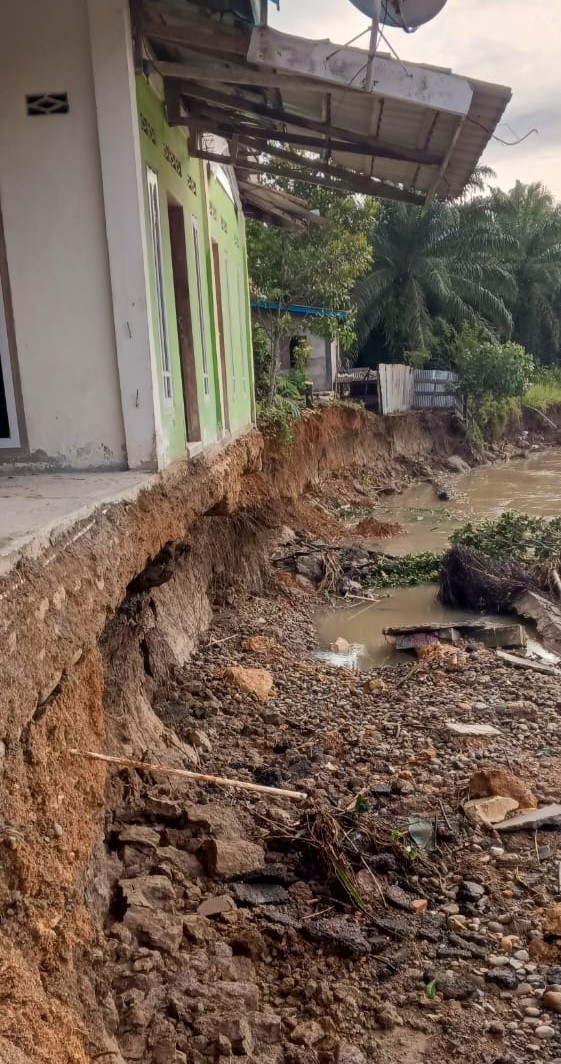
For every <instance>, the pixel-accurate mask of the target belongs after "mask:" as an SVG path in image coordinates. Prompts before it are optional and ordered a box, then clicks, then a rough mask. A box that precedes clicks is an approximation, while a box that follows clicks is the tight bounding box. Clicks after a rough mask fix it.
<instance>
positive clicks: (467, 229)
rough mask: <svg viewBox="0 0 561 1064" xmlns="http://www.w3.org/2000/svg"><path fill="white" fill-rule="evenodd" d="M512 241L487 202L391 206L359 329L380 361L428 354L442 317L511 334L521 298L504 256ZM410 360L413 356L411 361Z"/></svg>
mask: <svg viewBox="0 0 561 1064" xmlns="http://www.w3.org/2000/svg"><path fill="white" fill-rule="evenodd" d="M507 243H508V237H507V236H506V235H505V234H504V233H503V232H502V231H501V230H500V228H499V227H498V225H497V223H496V220H495V218H494V216H493V213H492V212H491V211H489V209H488V208H487V207H486V206H485V205H484V204H483V203H482V202H481V198H476V199H470V200H466V201H464V202H462V203H440V202H437V201H433V202H432V203H431V204H430V205H429V206H428V207H424V208H422V209H421V208H419V207H415V206H411V205H408V204H403V203H384V204H383V205H382V207H381V209H380V213H379V216H378V225H377V226H376V229H375V231H374V236H373V244H372V252H373V258H374V267H373V269H372V271H371V272H370V273H369V274H368V275H367V276H366V277H365V278H363V279H362V280H360V281H359V282H358V284H357V288H356V293H355V298H356V302H357V305H358V308H359V313H358V319H357V332H358V335H359V341H360V344H361V345H362V347H365V346H367V345H369V344H371V345H372V347H373V348H375V349H376V350H377V351H378V353H379V355H380V356H381V357H379V359H378V360H379V361H384V360H387V359H388V358H389V360H390V361H396V360H399V359H402V358H403V353H404V352H415V353H417V352H419V351H421V352H424V351H425V350H427V349H428V348H430V344H431V340H432V338H433V336H434V333H435V328H436V326H437V323H438V322H439V320H441V319H443V320H444V321H446V322H448V323H450V324H453V325H456V326H459V325H461V323H462V322H471V323H472V324H474V325H475V324H478V323H480V322H484V323H487V324H488V325H489V326H490V327H493V328H496V329H498V330H500V331H501V333H502V334H503V335H505V336H508V335H510V330H511V327H512V315H511V313H510V310H509V309H508V307H507V301H508V300H509V299H510V300H513V299H514V297H515V294H516V288H515V284H514V282H513V280H512V276H511V274H510V272H509V270H508V269H505V268H504V267H503V265H502V263H501V261H500V258H499V256H500V253H501V251H502V249H504V248H505V246H506V244H507ZM409 357H411V356H409Z"/></svg>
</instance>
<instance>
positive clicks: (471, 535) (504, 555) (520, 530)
mask: <svg viewBox="0 0 561 1064" xmlns="http://www.w3.org/2000/svg"><path fill="white" fill-rule="evenodd" d="M451 542H452V543H453V544H454V545H455V546H463V547H475V548H476V549H477V550H480V551H482V552H483V553H484V554H487V555H489V557H491V558H499V559H508V560H510V561H513V562H518V563H520V564H521V565H528V564H532V563H533V562H536V561H547V560H549V559H555V558H558V557H559V555H560V554H561V517H556V518H554V519H553V520H551V521H548V520H546V518H544V517H529V516H528V514H519V513H514V512H512V511H508V512H506V513H503V514H501V516H500V517H499V518H497V519H496V520H494V521H492V520H487V521H482V522H480V524H477V525H476V524H472V523H471V522H470V523H468V524H466V525H464V526H463V527H462V528H459V529H457V530H456V531H455V532H454V533H453V534H452V536H451Z"/></svg>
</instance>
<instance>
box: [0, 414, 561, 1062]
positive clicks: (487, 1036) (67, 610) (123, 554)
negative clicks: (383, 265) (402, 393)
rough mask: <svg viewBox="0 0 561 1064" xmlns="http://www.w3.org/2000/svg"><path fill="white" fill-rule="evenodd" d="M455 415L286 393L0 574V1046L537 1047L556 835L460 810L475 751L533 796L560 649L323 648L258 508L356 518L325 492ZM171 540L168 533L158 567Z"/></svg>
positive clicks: (541, 1040)
mask: <svg viewBox="0 0 561 1064" xmlns="http://www.w3.org/2000/svg"><path fill="white" fill-rule="evenodd" d="M355 421H356V424H355ZM454 431H455V430H454ZM454 431H453V430H452V428H451V427H450V426H449V425H448V426H447V425H446V424H445V423H444V422H440V421H439V420H438V419H434V418H433V419H431V418H426V417H424V416H423V415H415V416H414V417H411V418H396V419H394V420H392V424H391V425H390V426H387V425H386V426H384V425H383V423H382V419H379V418H370V417H368V416H366V415H363V414H361V413H357V414H356V415H355V414H354V413H353V412H352V411H351V412H348V411H347V412H344V411H341V410H334V411H332V412H331V411H329V412H327V413H326V416H325V417H324V416H323V415H322V416H321V417H320V416H316V415H315V414H313V415H311V416H310V417H306V418H304V419H303V420H302V424H301V425H300V426H299V427H298V429H297V431H296V433H295V440H294V442H293V448H292V452H291V454H290V455H289V456H287V455H286V454H284V455H283V454H281V453H279V452H277V451H275V449H274V448H272V447H271V445H270V444H267V445H266V446H264V447H262V445H261V444H260V443H259V441H258V440H256V439H255V437H251V439H250V441H249V443H247V444H244V442H243V441H242V442H241V443H238V444H235V445H233V448H232V453H231V454H230V453H224V454H222V455H220V456H218V458H217V460H216V463H215V465H212V463H210V465H209V467H208V469H207V467H206V465H205V463H198V464H197V463H195V465H194V469H193V474H192V476H191V473H189V472H187V473H185V472H184V471H183V472H181V474H180V475H174V478H172V479H170V481H169V482H165V483H163V484H162V485H161V487H159V488H158V490H157V491H156V492H155V493H154V498H151V497H150V496H149V495H146V496H144V497H142V498H141V499H140V501H139V503H138V505H136V504H135V506H131V507H127V508H124V509H122V510H119V511H117V510H110V511H107V512H105V511H104V512H103V514H100V515H99V518H98V520H97V521H96V522H95V523H94V527H93V528H92V531H91V532H88V533H87V535H84V536H83V537H82V538H81V539H80V541H79V542H78V543H77V544H76V545H74V544H68V543H62V544H59V545H57V544H53V547H52V549H51V550H50V551H49V554H48V557H46V558H44V559H37V560H35V561H33V562H30V561H25V562H24V563H23V564H22V566H21V567H20V568H19V570H18V571H17V572H14V573H13V574H10V575H9V577H8V578H7V579H6V580H5V581H3V582H2V585H1V587H0V593H1V594H2V601H3V616H2V620H1V623H0V628H1V629H2V633H3V638H2V642H1V646H0V661H1V664H2V669H3V676H4V684H3V688H4V691H3V696H2V698H3V702H2V706H1V714H0V717H1V719H2V721H3V724H4V727H3V730H2V740H1V741H0V781H1V793H2V801H3V816H2V818H1V823H0V1001H1V1002H2V1009H0V1061H1V1062H2V1064H44V1062H47V1061H49V1062H50V1061H56V1064H86V1062H88V1061H90V1062H91V1061H98V1060H102V1061H104V1062H105V1061H107V1062H108V1064H124V1062H128V1061H142V1062H144V1064H205V1062H206V1064H209V1062H211V1061H212V1062H215V1061H216V1062H219V1064H225V1062H226V1061H229V1060H232V1059H234V1058H238V1059H240V1060H242V1061H243V1060H246V1061H247V1062H248V1064H249V1062H252V1064H268V1062H271V1064H291V1062H294V1064H300V1062H301V1064H304V1062H305V1064H314V1062H316V1061H318V1062H320V1061H321V1064H337V1062H338V1064H364V1062H365V1061H367V1062H370V1061H379V1062H381V1064H397V1062H398V1061H399V1062H400V1064H401V1062H402V1061H406V1062H407V1061H411V1064H413V1061H415V1062H417V1061H418V1062H421V1064H422V1062H424V1061H426V1062H428V1061H429V1060H430V1061H432V1060H434V1061H437V1062H441V1061H454V1060H456V1059H458V1060H459V1059H460V1056H461V1057H463V1058H465V1060H467V1061H471V1062H473V1064H483V1062H485V1064H487V1062H489V1064H492V1062H494V1061H498V1060H501V1059H504V1060H505V1061H506V1060H511V1061H513V1062H522V1061H526V1060H531V1061H548V1062H549V1061H552V1060H555V1059H556V1057H557V1056H559V1058H560V1059H561V1043H560V1042H559V1041H558V1033H559V1027H558V1020H557V1019H556V1017H557V999H555V994H557V993H561V967H559V968H557V970H556V965H558V964H559V965H561V960H560V959H559V958H558V945H557V943H558V939H557V935H556V931H555V928H556V922H555V920H556V917H555V912H554V911H552V912H550V907H551V905H552V904H553V903H554V902H555V900H556V899H557V896H558V891H560V890H561V884H560V882H559V873H558V866H557V850H556V843H555V839H556V837H557V836H556V834H555V832H554V831H551V830H550V831H545V830H543V831H540V832H539V833H538V834H537V836H534V833H531V834H528V835H527V834H523V833H517V834H516V835H513V836H508V838H507V839H506V840H504V841H502V838H501V841H500V844H499V842H498V840H497V838H496V837H495V836H494V835H493V834H492V833H490V832H488V831H482V830H475V829H474V828H473V826H470V824H469V823H468V822H467V821H466V819H465V817H464V816H463V815H462V813H461V811H460V803H461V800H462V799H463V798H464V797H465V796H466V795H467V788H468V784H469V780H470V777H471V775H472V773H473V771H474V770H475V768H477V767H479V766H480V765H481V764H482V763H483V764H485V763H486V762H487V761H491V762H492V763H493V764H498V765H502V766H506V767H507V768H508V769H509V771H512V772H513V773H514V774H515V775H516V776H517V777H519V778H520V779H523V780H524V781H526V783H527V784H528V786H529V787H530V788H531V789H532V790H533V791H534V793H535V794H536V797H537V798H539V800H540V801H542V800H545V799H546V798H550V799H551V800H555V799H556V794H557V792H556V785H557V783H556V781H557V778H558V760H557V759H558V756H559V754H560V751H559V744H558V735H559V733H558V712H559V708H560V707H561V688H560V687H559V684H558V681H557V679H553V678H550V677H545V678H544V677H542V676H538V675H537V674H536V675H532V674H531V673H527V674H526V673H524V674H521V673H518V672H516V673H515V672H514V671H513V670H510V669H508V668H506V667H501V666H500V665H499V663H498V662H497V660H496V659H495V657H494V656H493V655H492V654H490V653H488V652H485V651H481V652H479V653H478V654H475V655H472V656H470V657H469V659H468V660H467V663H466V664H465V666H464V668H462V669H459V670H458V671H449V670H447V669H446V668H444V666H435V667H434V668H433V667H430V665H428V664H427V665H426V666H424V667H423V669H420V670H418V671H417V672H416V673H415V674H414V675H413V674H412V675H411V676H409V675H408V673H407V669H404V667H403V666H398V667H397V668H396V669H395V670H382V671H379V672H373V673H371V674H368V675H362V676H361V675H358V674H355V673H350V672H347V671H345V670H343V669H337V668H334V667H330V666H326V665H324V664H321V663H319V662H318V661H316V660H315V659H314V656H313V652H314V647H315V635H314V630H313V614H314V612H315V610H316V609H317V608H318V607H319V606H320V605H321V600H320V599H319V598H318V597H317V596H315V595H312V594H310V593H309V585H307V584H306V583H305V582H304V580H302V581H300V583H299V582H298V581H296V582H295V581H292V580H288V581H285V583H284V584H283V585H281V584H280V583H279V576H278V574H277V575H275V574H274V572H273V571H272V570H271V569H270V565H269V561H270V559H271V557H273V556H274V553H275V543H274V540H275V538H278V536H279V534H280V528H281V526H282V525H286V526H289V527H291V528H294V529H302V530H306V531H308V532H310V533H312V534H313V535H315V536H316V537H318V538H321V537H324V538H326V539H328V541H331V542H337V541H340V542H346V541H347V540H349V541H350V542H357V536H359V533H357V532H353V531H351V530H349V527H348V525H345V524H343V523H342V522H341V520H340V512H339V511H340V503H341V499H344V501H345V502H346V503H349V504H350V505H351V506H353V505H354V504H356V506H357V509H358V510H360V509H361V508H362V507H363V506H364V501H365V500H366V502H367V503H368V504H369V505H370V504H372V505H373V506H375V501H376V498H378V497H379V495H380V493H381V492H383V491H385V490H388V489H390V490H393V489H394V488H395V487H396V486H398V485H400V484H403V483H407V482H409V481H410V480H411V479H413V478H416V477H419V476H426V477H429V478H432V477H433V476H436V475H437V474H439V473H440V471H441V470H442V467H443V466H444V464H445V463H444V459H443V457H442V455H447V454H450V453H451V451H452V450H454V451H457V452H458V453H460V454H462V453H465V452H462V448H461V439H460V438H459V437H458V438H457V437H456V436H455V435H454ZM246 451H247V453H246ZM281 538H282V537H281ZM169 541H172V542H173V543H175V542H178V543H179V544H180V545H181V546H182V548H186V550H185V555H184V556H183V555H182V556H181V558H179V559H175V558H172V561H173V565H171V569H170V573H169V574H168V577H167V578H166V579H167V582H164V583H163V584H160V585H158V579H159V575H161V569H162V566H163V567H164V568H165V567H166V566H167V565H168V563H169V560H170V559H169V557H168V555H166V556H165V558H164V560H163V561H162V557H161V556H160V555H161V551H162V549H163V550H164V554H165V551H166V550H168V548H167V547H166V544H167V543H168V542H169ZM388 542H391V540H390V541H388ZM172 553H173V552H172ZM168 554H169V550H168ZM158 559H160V560H159V561H158ZM144 566H146V568H144ZM285 575H289V574H285ZM137 577H138V578H139V580H140V583H137ZM170 577H171V578H170ZM154 579H155V580H156V582H155V583H154ZM151 580H152V583H151V582H150V581H151ZM287 585H288V586H287ZM127 589H128V592H127ZM205 633H207V634H206V635H205ZM248 640H249V641H248ZM194 648H195V652H194V654H193V649H194ZM239 669H242V670H248V669H249V670H255V669H257V670H262V671H260V672H258V673H257V675H255V674H253V673H250V674H249V679H250V680H251V681H252V682H253V683H257V686H258V690H259V691H260V697H258V696H257V695H255V694H252V693H250V692H248V691H247V690H246V689H245V688H244V684H245V685H246V686H247V681H248V675H247V673H246V672H244V671H242V672H241V673H240V672H239V671H238V670H239ZM263 670H264V671H263ZM268 687H270V690H268ZM521 706H522V707H525V708H520V707H521ZM450 718H453V719H455V720H458V721H479V720H484V721H485V722H487V723H494V724H496V725H497V727H499V728H500V736H497V737H493V738H491V739H485V740H484V741H482V740H473V739H469V740H465V739H458V738H456V737H452V735H451V734H450V733H449V732H448V730H447V729H446V726H445V721H446V720H447V719H450ZM74 749H78V750H79V751H81V752H82V754H83V753H84V752H87V751H100V750H105V751H109V752H110V753H113V754H117V755H121V756H124V757H134V758H136V759H139V760H144V761H147V762H156V763H160V764H165V765H168V766H175V767H179V766H183V767H185V766H187V767H190V768H191V769H193V770H195V771H203V772H209V773H212V774H215V775H216V774H220V773H223V774H224V775H227V776H231V777H234V778H235V779H238V780H245V781H248V782H253V783H257V784H259V785H264V786H273V787H280V788H282V789H288V790H291V791H298V792H302V793H305V794H306V795H307V796H308V797H307V798H306V799H305V800H300V801H295V800H293V799H286V798H283V799H282V800H280V799H275V798H274V797H271V796H270V795H260V794H250V793H249V792H244V791H242V790H230V789H224V788H218V787H216V786H213V785H211V784H198V783H194V782H183V781H181V782H180V783H179V782H177V779H175V780H174V779H172V778H171V777H167V776H165V775H164V774H161V773H156V772H150V771H143V772H137V771H132V770H130V769H128V768H126V767H125V766H123V767H122V768H120V769H114V770H111V771H110V772H108V771H107V769H106V767H105V766H103V765H102V764H100V763H99V762H95V761H91V760H89V759H87V758H84V757H83V756H77V755H75V754H73V753H72V752H71V751H72V750H74ZM357 796H359V801H358V805H357ZM413 816H420V817H422V818H423V819H425V820H427V819H428V820H430V821H431V822H434V823H435V829H436V841H437V848H436V849H435V850H430V851H428V852H425V851H424V850H421V849H419V848H418V847H416V844H415V843H414V841H413V840H412V839H411V837H410V835H409V827H410V822H409V817H413ZM499 851H503V852H499ZM560 857H561V854H560ZM466 884H467V886H466ZM470 884H471V885H470ZM474 884H475V886H474ZM559 896H560V897H561V895H559ZM425 902H426V907H425ZM414 903H416V904H415V907H414V908H412V906H413V905H414ZM417 909H418V910H419V911H416V910H417ZM505 928H506V932H507V933H506V934H505V930H504V929H505ZM560 935H561V931H560ZM513 936H514V937H513ZM507 940H511V941H510V945H507ZM559 941H560V942H561V938H560V939H559ZM517 954H518V956H517ZM526 954H527V955H528V957H527V958H526ZM490 958H492V959H490ZM499 962H500V963H499ZM547 981H549V983H550V984H551V985H552V986H553V987H554V989H553V990H552V991H549V992H548V993H549V995H551V993H553V995H554V997H553V998H551V997H550V996H548V997H545V998H544V999H543V1001H542V993H541V992H542V991H543V990H544V988H545V987H546V983H547ZM557 981H559V990H557V989H555V988H556V987H557ZM547 1002H549V1004H547V1007H546V1003H547Z"/></svg>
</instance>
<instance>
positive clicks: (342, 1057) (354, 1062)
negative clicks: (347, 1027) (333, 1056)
mask: <svg viewBox="0 0 561 1064" xmlns="http://www.w3.org/2000/svg"><path fill="white" fill-rule="evenodd" d="M337 1064H368V1061H367V1060H366V1057H365V1055H364V1053H363V1052H362V1049H359V1048H358V1046H353V1045H350V1044H349V1042H342V1043H341V1045H339V1046H337Z"/></svg>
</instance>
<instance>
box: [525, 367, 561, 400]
mask: <svg viewBox="0 0 561 1064" xmlns="http://www.w3.org/2000/svg"><path fill="white" fill-rule="evenodd" d="M524 403H525V404H526V405H527V406H535V407H537V409H538V410H547V409H548V407H550V406H555V405H556V404H558V403H559V404H561V369H559V368H557V367H550V368H549V369H542V370H540V371H539V372H538V373H537V374H536V378H535V380H534V382H533V384H532V385H531V386H530V388H528V391H527V392H526V394H525V396H524Z"/></svg>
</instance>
